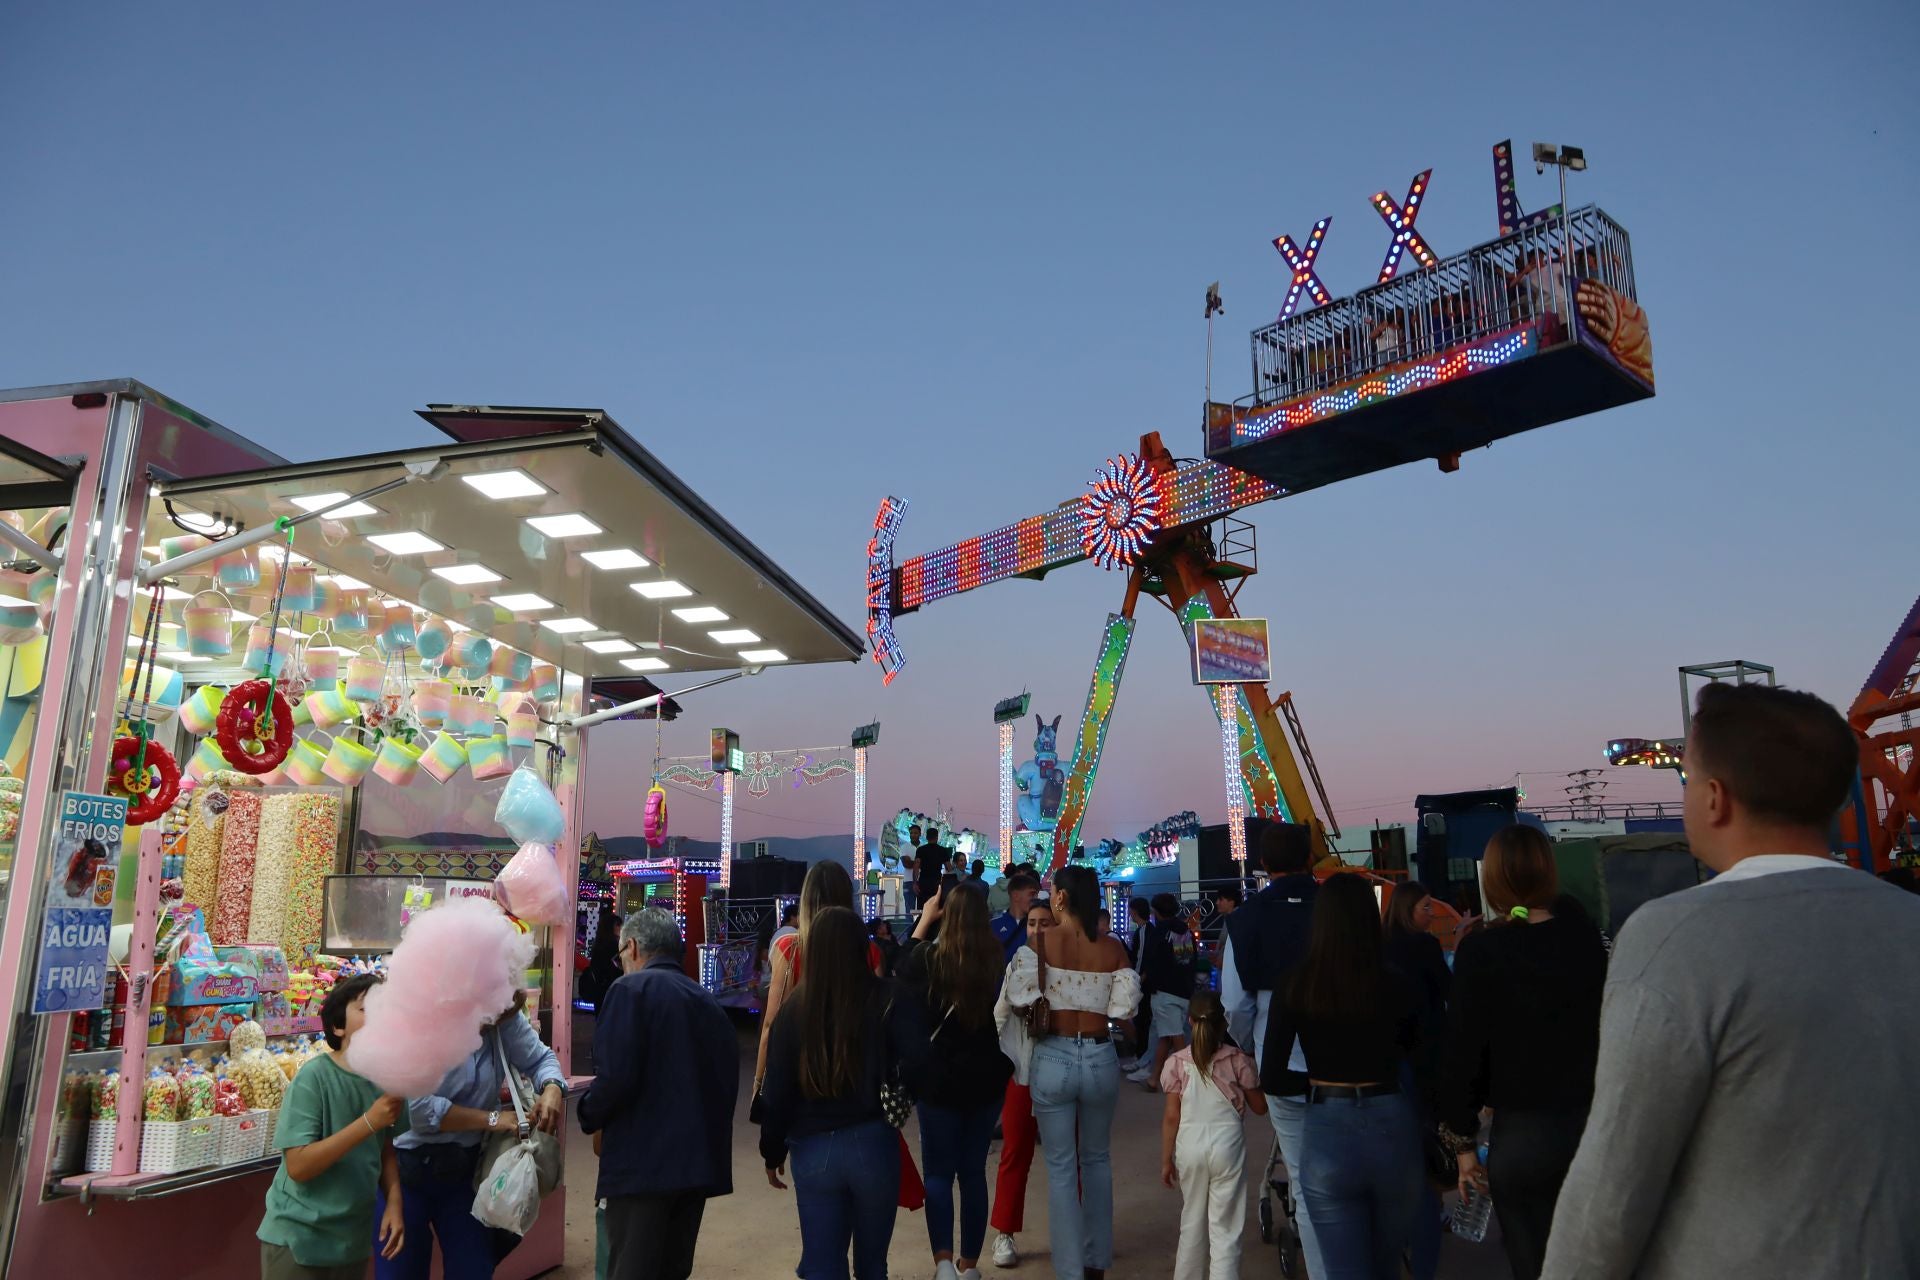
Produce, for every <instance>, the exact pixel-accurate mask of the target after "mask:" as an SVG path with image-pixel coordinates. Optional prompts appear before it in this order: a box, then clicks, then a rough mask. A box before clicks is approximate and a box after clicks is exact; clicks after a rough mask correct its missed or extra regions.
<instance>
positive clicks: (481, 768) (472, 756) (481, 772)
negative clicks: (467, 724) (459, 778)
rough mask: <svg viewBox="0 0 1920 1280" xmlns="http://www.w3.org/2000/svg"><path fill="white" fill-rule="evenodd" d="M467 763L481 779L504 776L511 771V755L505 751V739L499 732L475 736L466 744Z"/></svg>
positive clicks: (474, 774)
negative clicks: (481, 736) (482, 736)
mask: <svg viewBox="0 0 1920 1280" xmlns="http://www.w3.org/2000/svg"><path fill="white" fill-rule="evenodd" d="M467 765H468V767H469V768H471V769H472V770H473V776H474V777H476V778H479V779H481V780H483V781H484V780H485V779H488V778H504V777H506V776H507V775H508V774H510V773H512V772H513V757H512V756H511V755H509V754H508V752H507V740H506V738H504V737H503V736H501V735H500V734H490V735H489V736H487V737H484V738H475V739H474V740H473V741H471V742H469V743H468V744H467Z"/></svg>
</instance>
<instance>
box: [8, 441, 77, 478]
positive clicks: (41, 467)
mask: <svg viewBox="0 0 1920 1280" xmlns="http://www.w3.org/2000/svg"><path fill="white" fill-rule="evenodd" d="M77 470H79V468H77V467H74V466H70V465H68V464H67V463H65V462H62V461H60V460H59V459H58V458H49V457H47V455H45V454H44V453H41V452H39V451H38V450H36V449H29V448H28V447H27V446H26V445H24V444H21V443H20V442H19V441H18V440H9V439H8V438H7V437H5V436H0V486H11V485H18V484H48V483H58V484H68V483H70V482H71V481H72V480H73V476H74V473H75V472H76V471H77Z"/></svg>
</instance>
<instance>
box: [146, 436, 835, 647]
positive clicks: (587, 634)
mask: <svg viewBox="0 0 1920 1280" xmlns="http://www.w3.org/2000/svg"><path fill="white" fill-rule="evenodd" d="M517 412H528V411H517ZM547 412H549V413H551V414H559V415H566V416H565V417H564V418H562V419H560V420H557V421H555V422H554V424H553V429H550V430H547V431H545V432H543V433H541V434H529V435H499V436H496V437H494V438H481V439H472V440H468V441H466V442H461V443H447V444H443V445H439V446H435V447H429V448H421V449H410V450H407V451H404V452H399V453H385V454H373V455H363V456H360V457H351V458H336V459H331V460H328V461H322V462H310V463H297V464H293V465H288V466H282V467H274V468H271V469H267V470H258V471H249V472H243V473H235V474H230V475H222V476H210V477H205V478H201V479H195V480H191V481H181V482H176V483H173V484H169V485H165V486H163V488H162V495H163V496H164V497H165V498H166V499H167V500H168V501H169V502H171V503H172V504H173V505H174V507H175V510H176V512H184V511H192V512H196V513H199V514H200V515H213V516H224V517H227V518H228V519H229V520H232V521H235V522H237V523H238V524H239V525H240V526H242V527H245V528H253V527H257V526H259V525H261V524H264V523H267V522H271V521H273V520H275V519H277V518H279V517H281V516H298V515H301V514H303V513H305V512H306V511H309V510H315V509H319V508H323V507H326V506H328V505H329V504H331V503H335V502H338V501H339V499H340V498H341V497H344V496H346V495H350V494H355V493H360V492H363V491H365V490H367V489H370V488H373V487H375V486H377V485H380V484H383V483H387V482H389V481H393V480H397V479H399V478H401V477H403V476H404V475H406V474H407V469H408V464H410V463H412V464H420V463H423V462H432V461H438V462H440V463H442V464H444V470H443V471H441V472H440V473H439V475H438V478H437V479H434V480H431V481H428V482H422V483H415V484H409V485H406V486H404V487H402V488H398V489H395V490H392V491H390V492H388V493H384V494H381V495H379V496H378V497H375V498H373V499H372V500H371V502H370V503H367V504H362V505H361V506H360V507H355V508H348V509H347V510H346V512H345V513H344V514H343V515H338V516H335V517H330V518H329V519H327V520H324V521H316V522H312V523H309V524H305V525H302V526H300V528H299V531H298V533H297V535H296V541H295V543H294V550H295V551H296V552H297V553H299V554H301V555H305V556H308V557H309V558H311V559H313V560H314V561H316V562H317V563H319V564H320V565H322V566H324V568H325V569H327V570H329V571H331V572H333V573H336V574H343V575H346V576H347V577H348V578H350V579H357V580H358V581H360V582H363V583H365V584H366V585H367V586H368V587H370V588H372V589H373V590H375V591H378V592H381V593H385V594H388V595H391V596H394V597H397V598H399V599H401V600H404V601H408V602H410V603H412V604H415V605H418V606H420V607H422V608H425V609H428V610H431V611H432V612H435V613H438V614H441V615H443V616H445V617H448V618H451V619H453V620H454V621H456V622H460V623H462V624H464V625H467V626H470V627H473V628H475V629H476V630H479V631H481V632H483V633H484V634H486V635H488V636H490V637H492V638H493V639H495V640H498V641H500V642H502V643H504V644H507V645H510V646H512V647H514V648H516V649H520V650H524V651H525V652H528V653H531V654H533V655H534V656H535V657H536V658H539V659H542V660H544V661H548V662H553V663H555V664H557V665H560V666H562V667H563V668H565V669H566V670H569V671H574V672H580V673H584V674H586V675H590V676H593V677H621V676H632V675H646V676H649V677H652V678H655V679H658V678H659V677H658V674H657V673H660V672H697V671H720V670H728V669H738V668H741V667H747V666H759V665H774V664H798V663H813V662H853V661H858V660H859V658H860V656H861V653H862V644H861V640H860V637H859V635H858V634H857V633H855V632H854V631H853V630H851V629H850V628H848V627H847V626H846V625H845V624H843V623H842V622H840V621H839V619H837V618H835V617H834V616H833V615H832V614H831V613H829V612H828V611H827V610H826V609H825V608H824V607H823V606H822V605H821V604H820V603H819V602H818V601H816V600H815V599H814V598H813V597H812V596H811V595H809V594H807V592H805V591H804V590H802V589H801V588H800V587H799V586H798V585H797V584H795V583H794V582H793V581H792V580H791V579H790V578H788V577H787V575H786V574H785V573H783V572H782V571H781V570H780V569H779V568H778V567H777V566H775V565H774V564H773V562H772V561H771V560H770V559H769V558H768V557H767V556H766V555H765V553H763V552H762V551H760V549H759V548H757V547H755V546H754V545H753V544H752V543H750V542H748V541H747V540H746V539H745V538H743V537H742V536H741V535H740V534H739V533H738V532H737V531H736V530H734V529H733V528H732V526H730V525H728V524H727V523H726V522H725V521H724V520H721V519H720V518H719V517H718V516H717V515H716V514H715V513H714V512H713V511H712V509H711V508H709V507H708V506H707V505H706V504H705V503H704V502H701V501H700V500H699V499H698V498H697V497H695V496H694V495H693V494H692V492H691V491H690V490H688V489H687V488H686V486H685V485H683V484H681V482H680V481H679V480H678V479H677V478H675V477H674V476H673V475H672V473H671V472H668V471H667V470H666V469H665V468H664V467H662V466H660V465H659V463H658V462H657V461H655V460H654V459H653V458H652V457H651V456H650V455H647V454H646V453H645V452H644V451H642V450H639V449H638V446H636V445H634V444H633V442H632V441H631V440H630V439H629V438H627V437H626V436H625V434H624V433H622V432H620V431H619V429H618V428H617V427H615V426H613V425H612V424H611V422H609V421H608V420H606V418H605V415H603V414H598V413H597V412H595V411H587V410H555V411H547ZM329 495H331V496H329ZM154 509H155V516H154V519H153V521H152V522H150V526H149V530H148V532H149V534H150V535H151V538H150V540H154V541H157V539H158V538H159V537H161V536H165V535H167V534H171V533H174V532H177V530H176V529H174V528H173V527H172V526H171V525H170V524H169V521H168V517H167V515H166V510H165V504H162V503H156V504H154ZM189 585H191V584H189Z"/></svg>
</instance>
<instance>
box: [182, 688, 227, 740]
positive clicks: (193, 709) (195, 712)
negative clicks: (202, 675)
mask: <svg viewBox="0 0 1920 1280" xmlns="http://www.w3.org/2000/svg"><path fill="white" fill-rule="evenodd" d="M226 700H227V691H226V690H225V689H223V688H221V687H220V686H219V685H214V684H203V685H201V686H200V687H199V688H198V689H196V690H194V693H193V696H192V697H191V698H188V699H187V700H186V701H184V702H182V703H181V704H180V726H181V728H183V729H185V730H186V731H187V732H188V733H190V734H192V735H193V736H194V737H196V738H204V737H206V736H207V735H208V734H210V733H212V732H213V731H214V730H215V729H217V728H219V727H220V704H221V703H222V702H225V701H226Z"/></svg>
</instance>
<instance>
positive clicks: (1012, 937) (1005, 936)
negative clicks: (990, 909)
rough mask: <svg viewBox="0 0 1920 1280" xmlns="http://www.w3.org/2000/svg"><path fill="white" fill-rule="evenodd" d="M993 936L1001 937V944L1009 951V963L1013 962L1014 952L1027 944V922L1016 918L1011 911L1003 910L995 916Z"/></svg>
mask: <svg viewBox="0 0 1920 1280" xmlns="http://www.w3.org/2000/svg"><path fill="white" fill-rule="evenodd" d="M993 936H994V937H996V938H998V939H1000V945H1001V947H1002V948H1004V949H1005V951H1006V953H1007V963H1008V964H1012V963H1013V953H1014V952H1016V951H1018V950H1019V949H1020V948H1021V947H1024V946H1026V945H1027V922H1026V921H1025V920H1016V919H1014V918H1013V913H1012V912H1011V911H1002V912H1001V913H1000V914H999V915H997V916H995V917H994V918H993Z"/></svg>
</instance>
